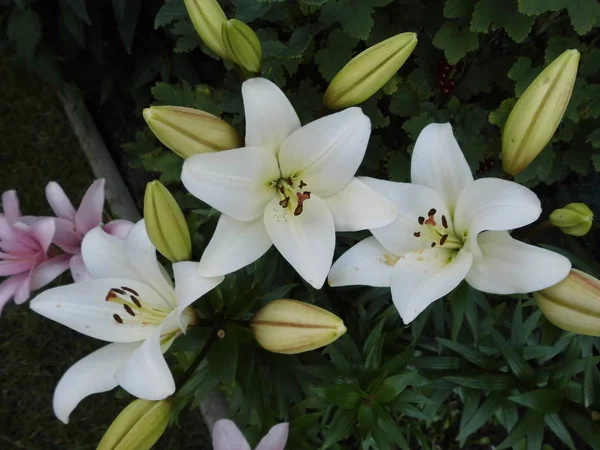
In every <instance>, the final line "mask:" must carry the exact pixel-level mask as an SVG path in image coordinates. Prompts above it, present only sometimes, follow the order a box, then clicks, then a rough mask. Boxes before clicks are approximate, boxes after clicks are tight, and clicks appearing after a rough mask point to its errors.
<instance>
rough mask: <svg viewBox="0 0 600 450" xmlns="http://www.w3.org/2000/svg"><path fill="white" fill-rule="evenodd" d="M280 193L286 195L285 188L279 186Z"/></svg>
mask: <svg viewBox="0 0 600 450" xmlns="http://www.w3.org/2000/svg"><path fill="white" fill-rule="evenodd" d="M279 192H280V193H281V195H284V194H285V189H283V186H279Z"/></svg>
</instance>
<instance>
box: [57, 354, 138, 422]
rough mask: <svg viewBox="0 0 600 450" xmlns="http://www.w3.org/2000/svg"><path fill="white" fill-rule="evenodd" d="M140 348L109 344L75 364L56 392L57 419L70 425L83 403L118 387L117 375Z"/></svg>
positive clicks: (61, 380)
mask: <svg viewBox="0 0 600 450" xmlns="http://www.w3.org/2000/svg"><path fill="white" fill-rule="evenodd" d="M139 346H140V344H139V343H137V342H136V343H131V344H109V345H106V346H105V347H102V348H100V349H99V350H96V351H95V352H93V353H90V354H89V355H88V356H86V357H85V358H83V359H80V360H79V361H78V362H76V363H75V364H73V365H72V366H71V367H70V368H69V370H67V371H66V372H65V374H64V375H63V376H62V378H61V379H60V381H59V382H58V385H57V386H56V389H55V390H54V398H53V407H54V414H55V415H56V417H58V419H59V420H60V421H61V422H63V423H65V424H67V423H69V416H70V415H71V413H72V412H73V410H74V409H75V408H76V407H77V405H78V404H79V403H80V402H81V400H83V399H84V398H86V397H87V396H89V395H92V394H97V393H99V392H106V391H110V390H111V389H114V388H116V387H117V381H116V380H115V373H116V372H117V370H119V367H121V365H122V364H123V363H124V362H125V361H126V360H127V358H129V356H131V354H132V353H133V351H134V350H135V349H136V348H138V347H139Z"/></svg>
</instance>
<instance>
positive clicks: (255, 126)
mask: <svg viewBox="0 0 600 450" xmlns="http://www.w3.org/2000/svg"><path fill="white" fill-rule="evenodd" d="M242 97H243V98H244V114H245V115H246V145H247V146H257V147H263V148H266V149H268V150H270V151H271V152H272V154H273V155H276V154H277V152H278V151H279V148H280V147H281V144H282V143H283V141H285V139H286V138H287V137H288V136H289V135H290V134H292V133H293V132H294V131H296V130H297V129H298V128H300V119H298V115H297V114H296V111H294V107H293V106H292V104H291V103H290V101H289V100H288V99H287V97H286V96H285V94H284V93H283V92H282V91H281V89H279V88H278V87H277V86H276V85H275V84H274V83H273V82H271V81H269V80H267V79H265V78H251V79H249V80H246V81H244V83H243V84H242Z"/></svg>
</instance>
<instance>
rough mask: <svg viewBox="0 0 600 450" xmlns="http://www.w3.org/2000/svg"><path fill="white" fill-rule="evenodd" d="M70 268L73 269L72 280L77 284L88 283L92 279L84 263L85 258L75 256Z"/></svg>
mask: <svg viewBox="0 0 600 450" xmlns="http://www.w3.org/2000/svg"><path fill="white" fill-rule="evenodd" d="M69 268H70V269H71V278H73V281H74V282H75V283H79V282H81V281H86V280H89V279H91V278H92V275H90V273H89V272H88V270H87V268H86V267H85V264H84V263H83V258H82V257H81V255H73V257H72V258H71V260H70V261H69Z"/></svg>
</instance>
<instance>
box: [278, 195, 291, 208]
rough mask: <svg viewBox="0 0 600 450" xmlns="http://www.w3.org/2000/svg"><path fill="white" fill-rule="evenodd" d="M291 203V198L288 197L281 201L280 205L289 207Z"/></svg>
mask: <svg viewBox="0 0 600 450" xmlns="http://www.w3.org/2000/svg"><path fill="white" fill-rule="evenodd" d="M289 203H290V198H289V197H286V198H284V199H283V200H281V201H280V202H279V205H280V206H282V207H283V208H287V207H288V204H289Z"/></svg>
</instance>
